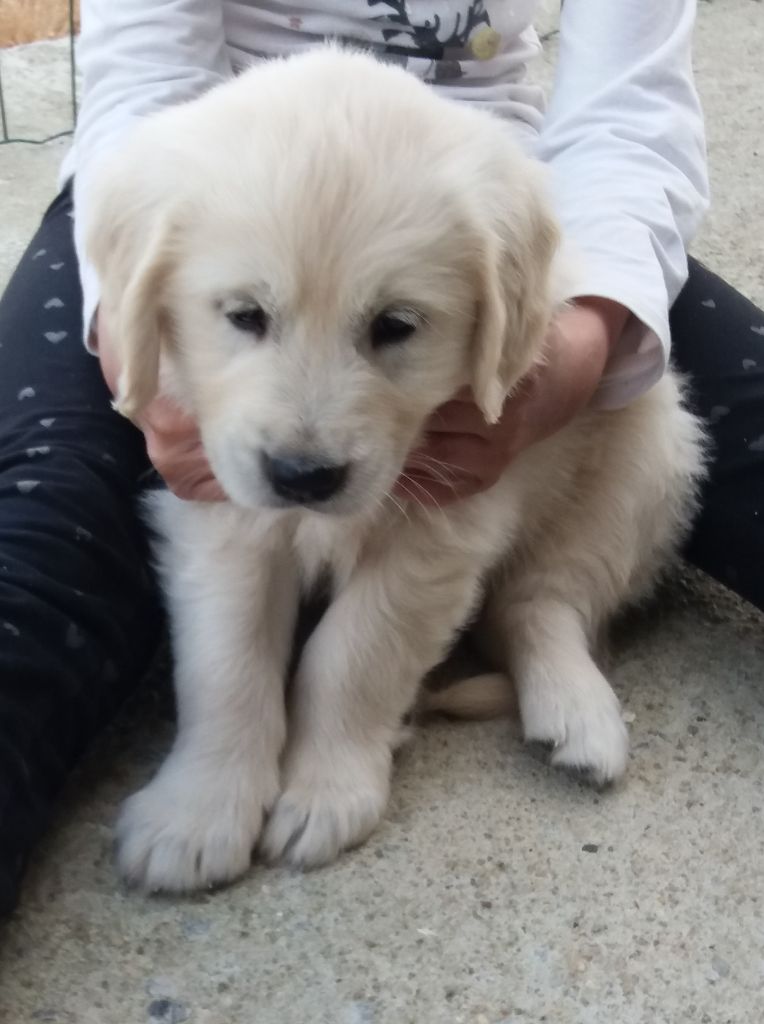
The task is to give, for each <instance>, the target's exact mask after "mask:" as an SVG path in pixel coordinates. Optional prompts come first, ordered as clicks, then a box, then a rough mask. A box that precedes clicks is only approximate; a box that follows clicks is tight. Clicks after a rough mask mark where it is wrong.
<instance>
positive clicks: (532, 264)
mask: <svg viewBox="0 0 764 1024" xmlns="http://www.w3.org/2000/svg"><path fill="white" fill-rule="evenodd" d="M496 207H497V209H496V210H494V211H493V213H492V214H491V215H490V219H488V217H486V214H485V213H484V214H483V220H484V223H483V224H482V225H481V226H480V227H479V228H478V231H477V236H476V243H477V244H476V247H475V256H476V269H477V281H478V309H477V324H476V329H475V337H474V340H473V343H474V352H473V383H472V390H473V393H474V395H475V399H476V401H477V404H478V405H479V407H480V409H481V410H482V412H483V415H484V416H485V418H486V420H487V421H488V422H489V423H495V422H496V421H497V420H498V419H499V417H500V415H501V410H502V406H503V404H504V400H505V399H506V397H507V395H508V394H509V392H510V391H511V390H512V388H513V387H514V386H515V384H517V383H518V381H519V380H520V379H521V378H522V377H523V376H524V375H525V374H526V373H527V372H528V370H530V368H531V366H532V365H533V363H534V362H535V361H536V360H537V359H538V358H539V356H540V355H541V352H542V350H543V342H544V337H545V335H546V331H547V328H548V326H549V323H550V320H551V318H552V315H553V313H554V311H555V306H556V301H555V298H554V296H553V291H554V290H555V289H554V288H553V281H552V268H553V263H554V257H555V254H556V252H557V250H558V247H559V242H560V232H559V228H558V226H557V223H556V221H555V220H554V218H553V217H552V215H551V213H550V211H549V209H548V208H547V205H546V202H545V200H544V198H543V195H542V194H541V193H540V191H539V190H538V189H537V188H536V187H535V186H533V185H532V183H531V182H530V181H527V182H525V187H520V188H518V182H517V181H515V182H512V181H511V180H507V181H506V182H505V194H504V195H503V196H502V198H501V199H499V201H498V202H497V203H496ZM486 221H487V222H486Z"/></svg>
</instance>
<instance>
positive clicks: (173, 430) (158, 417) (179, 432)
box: [140, 395, 199, 439]
mask: <svg viewBox="0 0 764 1024" xmlns="http://www.w3.org/2000/svg"><path fill="white" fill-rule="evenodd" d="M140 425H141V429H142V430H143V431H145V432H146V433H148V432H149V431H153V432H154V433H156V434H163V435H165V436H175V437H183V436H186V437H188V438H189V439H190V438H198V437H199V428H198V426H197V423H196V420H195V419H194V418H193V416H190V415H189V414H188V413H187V412H185V410H183V409H182V408H181V407H180V406H179V405H178V404H177V402H175V401H173V399H172V398H169V397H168V396H167V395H158V396H157V397H156V398H154V399H153V400H152V401H151V402H150V403H149V404H148V405H147V406H146V408H145V409H144V410H143V412H142V413H141V416H140Z"/></svg>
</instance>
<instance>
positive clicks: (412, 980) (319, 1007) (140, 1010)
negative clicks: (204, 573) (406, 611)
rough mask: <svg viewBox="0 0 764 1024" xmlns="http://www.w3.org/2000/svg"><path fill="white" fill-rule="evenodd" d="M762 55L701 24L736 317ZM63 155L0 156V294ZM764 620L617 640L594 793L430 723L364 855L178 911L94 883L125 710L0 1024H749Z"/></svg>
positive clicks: (132, 770) (746, 276)
mask: <svg viewBox="0 0 764 1024" xmlns="http://www.w3.org/2000/svg"><path fill="white" fill-rule="evenodd" d="M762 43H764V8H762V5H761V4H760V3H757V2H754V0H714V2H713V3H702V4H701V5H700V25H699V32H698V46H697V62H696V63H697V67H698V77H699V82H700V86H701V88H702V91H703V95H704V99H705V102H706V106H707V111H708V116H709V141H710V149H711V158H712V167H713V172H714V184H715V193H716V196H715V204H716V205H715V209H714V211H713V213H712V215H711V216H710V218H709V220H708V224H707V226H706V228H705V230H704V232H703V235H702V237H701V239H700V240H699V243H698V245H697V246H696V252H698V253H699V254H700V255H702V256H703V257H705V258H706V259H707V260H708V261H709V262H710V264H711V265H712V266H714V267H715V268H716V269H718V270H719V271H720V272H722V273H723V274H725V275H726V276H727V277H728V278H729V279H730V280H732V281H733V282H734V283H735V284H736V285H738V286H739V287H741V288H742V289H743V290H744V291H746V292H747V293H748V294H749V295H751V297H752V298H754V299H755V300H757V301H758V302H759V303H762V302H764V277H763V274H764V251H763V250H762V246H763V245H764V190H763V189H762V187H761V182H762V180H764V175H762V166H761V164H762V157H763V156H764V139H763V138H762V135H763V134H764V130H763V129H762V125H764V96H763V95H762V94H763V92H764V90H762V86H761V79H760V68H759V61H760V51H761V48H762ZM61 56H62V50H61V47H60V46H58V47H56V46H52V47H48V46H45V47H39V48H35V49H34V50H33V51H31V52H30V51H29V50H27V52H26V53H24V54H21V55H17V56H14V58H13V60H14V61H15V64H14V65H13V66H12V67H11V66H9V65H10V63H11V62H10V61H6V63H5V64H4V68H5V72H6V78H9V77H10V72H11V71H12V70H14V69H16V70H17V73H20V67H21V65H26V66H27V67H29V66H33V67H39V65H40V63H45V64H46V65H47V66H48V67H49V68H50V69H52V70H56V69H57V70H56V76H57V77H58V78H60V82H61V91H60V92H59V94H58V98H57V100H56V101H55V102H51V103H50V104H49V105H48V107H47V108H43V107H40V106H37V105H35V106H34V107H33V106H31V105H30V103H29V101H28V100H27V101H26V104H25V105H24V107H23V109H24V111H25V112H26V119H27V121H28V130H30V131H31V130H33V129H34V130H37V131H39V132H41V133H42V132H44V131H48V130H51V129H55V128H57V127H59V126H60V125H61V123H62V121H63V120H64V119H65V111H64V110H63V108H62V103H61V101H62V98H63V96H64V95H65V93H64V91H63V90H64V86H65V77H64V76H63V71H62V68H61ZM59 71H60V72H61V74H60V75H59V74H58V73H59ZM35 74H36V75H37V77H38V78H39V73H38V72H35ZM52 81H53V79H52V78H51V76H50V75H46V83H47V84H50V83H51V82H52ZM38 95H39V94H38ZM32 115H34V117H33V116H32ZM60 152H61V149H60V144H54V145H52V146H48V147H43V148H42V149H39V150H38V149H34V150H32V149H27V150H21V149H14V150H8V149H6V150H4V151H3V150H0V197H1V198H2V204H3V218H2V224H1V225H0V231H2V253H0V274H2V273H3V272H4V271H7V270H9V269H10V267H11V265H12V263H13V261H14V259H15V257H16V255H17V254H18V253H19V251H20V248H21V246H22V245H23V242H24V239H25V238H26V236H27V235H28V234H29V231H30V229H31V226H32V225H33V223H34V221H35V219H36V217H37V216H38V215H39V212H40V209H41V207H42V204H43V203H44V201H45V200H46V199H47V197H48V196H49V194H50V190H51V187H52V186H51V182H52V178H53V170H54V167H55V165H56V164H57V162H58V159H59V158H60ZM763 625H764V623H763V621H762V618H761V616H759V615H758V614H757V613H756V612H754V611H753V610H752V609H750V608H748V607H746V606H744V605H742V604H740V603H739V602H737V601H736V600H735V599H734V598H732V597H731V596H730V595H728V594H726V593H725V592H723V591H721V590H720V589H719V588H717V587H714V586H712V585H710V584H709V583H708V582H707V581H703V580H701V579H699V578H698V577H696V576H693V575H689V576H688V577H686V578H684V579H683V580H679V581H677V582H676V583H675V584H674V585H673V586H672V587H671V588H670V589H669V590H667V591H666V592H665V593H664V594H663V595H662V597H661V599H660V600H659V601H658V602H657V604H656V605H655V606H654V607H653V608H651V609H650V610H648V611H647V612H646V613H643V614H640V615H639V616H636V617H632V618H631V619H630V621H628V622H627V623H626V624H624V625H622V626H621V627H619V629H618V630H617V632H616V636H615V639H614V644H613V654H612V673H611V674H612V678H613V679H614V682H615V685H616V688H617V689H618V692H619V693H620V695H621V696H622V698H623V700H624V703H625V706H626V708H627V711H628V712H629V717H630V718H632V716H633V718H632V724H631V733H632V742H633V755H632V763H631V768H630V771H629V774H628V778H627V780H626V781H625V783H624V784H623V785H622V786H621V787H619V788H618V789H616V790H614V791H613V792H610V793H607V794H597V793H594V792H592V791H590V790H588V789H585V788H583V787H581V786H580V785H579V784H577V783H576V782H573V781H571V780H569V779H567V778H565V777H561V776H559V775H556V774H553V773H551V772H550V771H549V770H548V769H547V768H546V767H545V765H544V764H543V763H542V762H541V761H540V760H539V759H538V757H537V756H536V755H535V754H534V753H533V752H532V751H529V750H527V749H524V748H523V747H522V746H521V745H520V743H519V742H518V738H517V732H516V728H514V727H513V726H511V725H508V724H507V723H501V722H495V723H490V724H478V725H447V724H440V725H436V726H432V727H429V728H428V729H426V730H425V731H423V732H422V733H421V734H420V735H419V736H418V737H417V739H416V741H415V743H414V744H413V745H412V746H411V747H410V748H408V749H407V750H405V751H404V753H403V755H402V756H401V759H400V764H399V767H398V772H397V776H396V782H395V786H394V793H393V800H392V804H391V807H390V810H389V813H388V815H387V817H386V819H385V822H384V824H383V826H382V828H380V830H379V831H378V832H377V833H376V834H375V836H374V837H373V838H372V839H371V841H370V842H369V843H368V844H367V845H366V846H365V847H363V848H362V849H361V850H358V851H356V852H354V853H352V854H350V855H347V856H345V857H344V858H343V859H342V860H341V861H340V862H339V863H338V864H336V865H334V866H333V867H331V868H328V869H325V870H323V871H319V872H316V873H312V874H308V875H303V876H300V875H295V874H291V873H289V872H287V871H283V870H272V869H266V868H263V867H259V866H255V867H254V868H253V869H252V871H251V873H250V874H249V875H248V877H247V878H245V879H244V880H243V881H241V882H240V883H239V884H237V885H235V886H233V887H232V888H230V889H228V890H225V891H222V892H218V893H214V894H204V895H200V896H197V897H194V898H190V899H180V900H178V899H173V900H170V899H149V898H144V897H141V896H137V895H134V894H132V893H128V892H126V891H125V890H124V889H123V888H122V887H121V885H120V884H119V882H118V880H117V878H116V876H115V874H114V870H113V866H112V862H111V850H110V843H111V833H110V827H111V823H112V821H113V819H114V815H115V811H116V808H117V805H118V804H119V802H120V801H121V800H122V798H123V797H124V796H126V795H127V794H128V793H129V792H131V791H132V790H133V789H134V788H135V787H136V786H137V785H138V784H139V783H140V782H141V781H142V780H143V779H145V778H146V777H147V776H148V775H149V774H150V773H151V771H152V769H153V767H154V766H155V765H156V764H157V762H158V761H159V759H160V758H161V756H162V754H163V752H164V751H165V750H166V749H167V746H168V744H169V742H170V737H171V730H172V726H171V723H170V721H169V718H168V715H167V710H166V705H167V701H166V695H162V694H161V693H160V694H157V693H155V692H145V693H144V694H142V695H141V697H140V698H139V699H138V700H136V701H135V702H134V703H133V705H132V706H131V707H130V708H128V709H127V710H126V712H125V714H124V715H123V716H122V718H121V719H120V721H119V722H118V723H117V724H116V725H115V727H114V729H113V730H112V731H111V732H110V733H109V734H108V735H107V736H106V737H104V739H103V741H102V742H101V743H100V744H99V745H98V747H97V749H96V750H94V751H93V753H92V755H91V756H90V757H89V758H88V760H87V762H86V764H84V765H83V767H82V769H81V771H80V772H79V773H78V774H77V776H76V778H75V779H73V780H72V785H71V787H70V789H69V794H68V797H67V799H66V801H65V803H64V805H63V807H62V810H61V814H60V818H59V822H58V825H57V826H56V828H55V829H54V830H53V833H52V835H51V836H50V839H49V840H48V841H47V842H46V844H45V845H44V848H43V849H41V850H40V853H39V856H38V857H37V858H36V862H35V864H34V865H33V868H32V870H31V872H30V875H29V878H28V881H27V885H26V888H25V892H24V898H23V902H22V905H21V907H20V909H19V911H18V912H17V913H16V915H15V916H14V918H13V920H12V921H11V922H9V924H8V925H6V926H5V928H4V929H3V932H2V947H3V948H2V960H1V961H0V1021H1V1022H3V1024H26V1022H33V1021H51V1022H67V1024H103V1022H107V1021H108V1022H112V1021H113V1022H117V1024H133V1022H135V1024H143V1022H151V1021H154V1022H159V1021H164V1022H170V1021H171V1022H176V1024H177V1022H181V1021H189V1022H192V1024H323V1022H326V1024H452V1022H453V1024H461V1022H464V1024H510V1022H512V1024H531V1022H541V1021H547V1022H549V1024H579V1022H580V1024H685V1022H686V1024H723V1022H735V1024H738V1022H739V1024H755V1022H756V1021H758V1020H759V1019H760V1017H761V1005H762V995H763V994H764V916H763V915H764V906H763V905H762V904H763V903H764V822H763V821H762V818H763V816H764V810H762V807H763V806H764V790H763V783H764V629H763V628H762V626H763Z"/></svg>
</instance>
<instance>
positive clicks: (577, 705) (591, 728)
mask: <svg viewBox="0 0 764 1024" xmlns="http://www.w3.org/2000/svg"><path fill="white" fill-rule="evenodd" d="M595 673H596V674H595ZM520 713H521V717H522V722H523V734H524V736H525V739H526V740H527V741H528V742H539V743H551V744H552V748H553V749H552V756H551V761H552V764H553V765H555V766H556V767H559V768H568V769H573V770H575V771H579V772H581V773H583V774H584V775H585V776H586V777H587V778H588V779H590V780H591V781H592V782H594V783H595V784H596V785H599V786H602V785H605V784H606V783H608V782H613V781H615V780H616V779H618V778H620V777H621V776H622V775H623V773H624V771H625V770H626V762H627V759H628V753H629V734H628V731H627V729H626V726H625V724H624V721H623V717H622V715H621V706H620V704H619V702H618V698H617V697H616V695H615V694H614V693H613V691H612V689H611V688H610V685H609V683H608V682H607V680H606V679H605V678H604V677H603V676H602V675H600V673H599V672H598V671H597V670H596V669H595V668H593V670H592V674H591V676H590V677H589V678H587V680H586V681H585V683H584V681H583V680H578V681H577V682H575V683H573V682H572V681H569V680H566V681H564V682H561V683H560V684H559V685H557V686H555V687H549V686H548V685H547V686H546V687H538V688H536V687H532V686H531V687H528V688H527V689H526V691H525V692H524V693H522V695H521V699H520Z"/></svg>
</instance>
